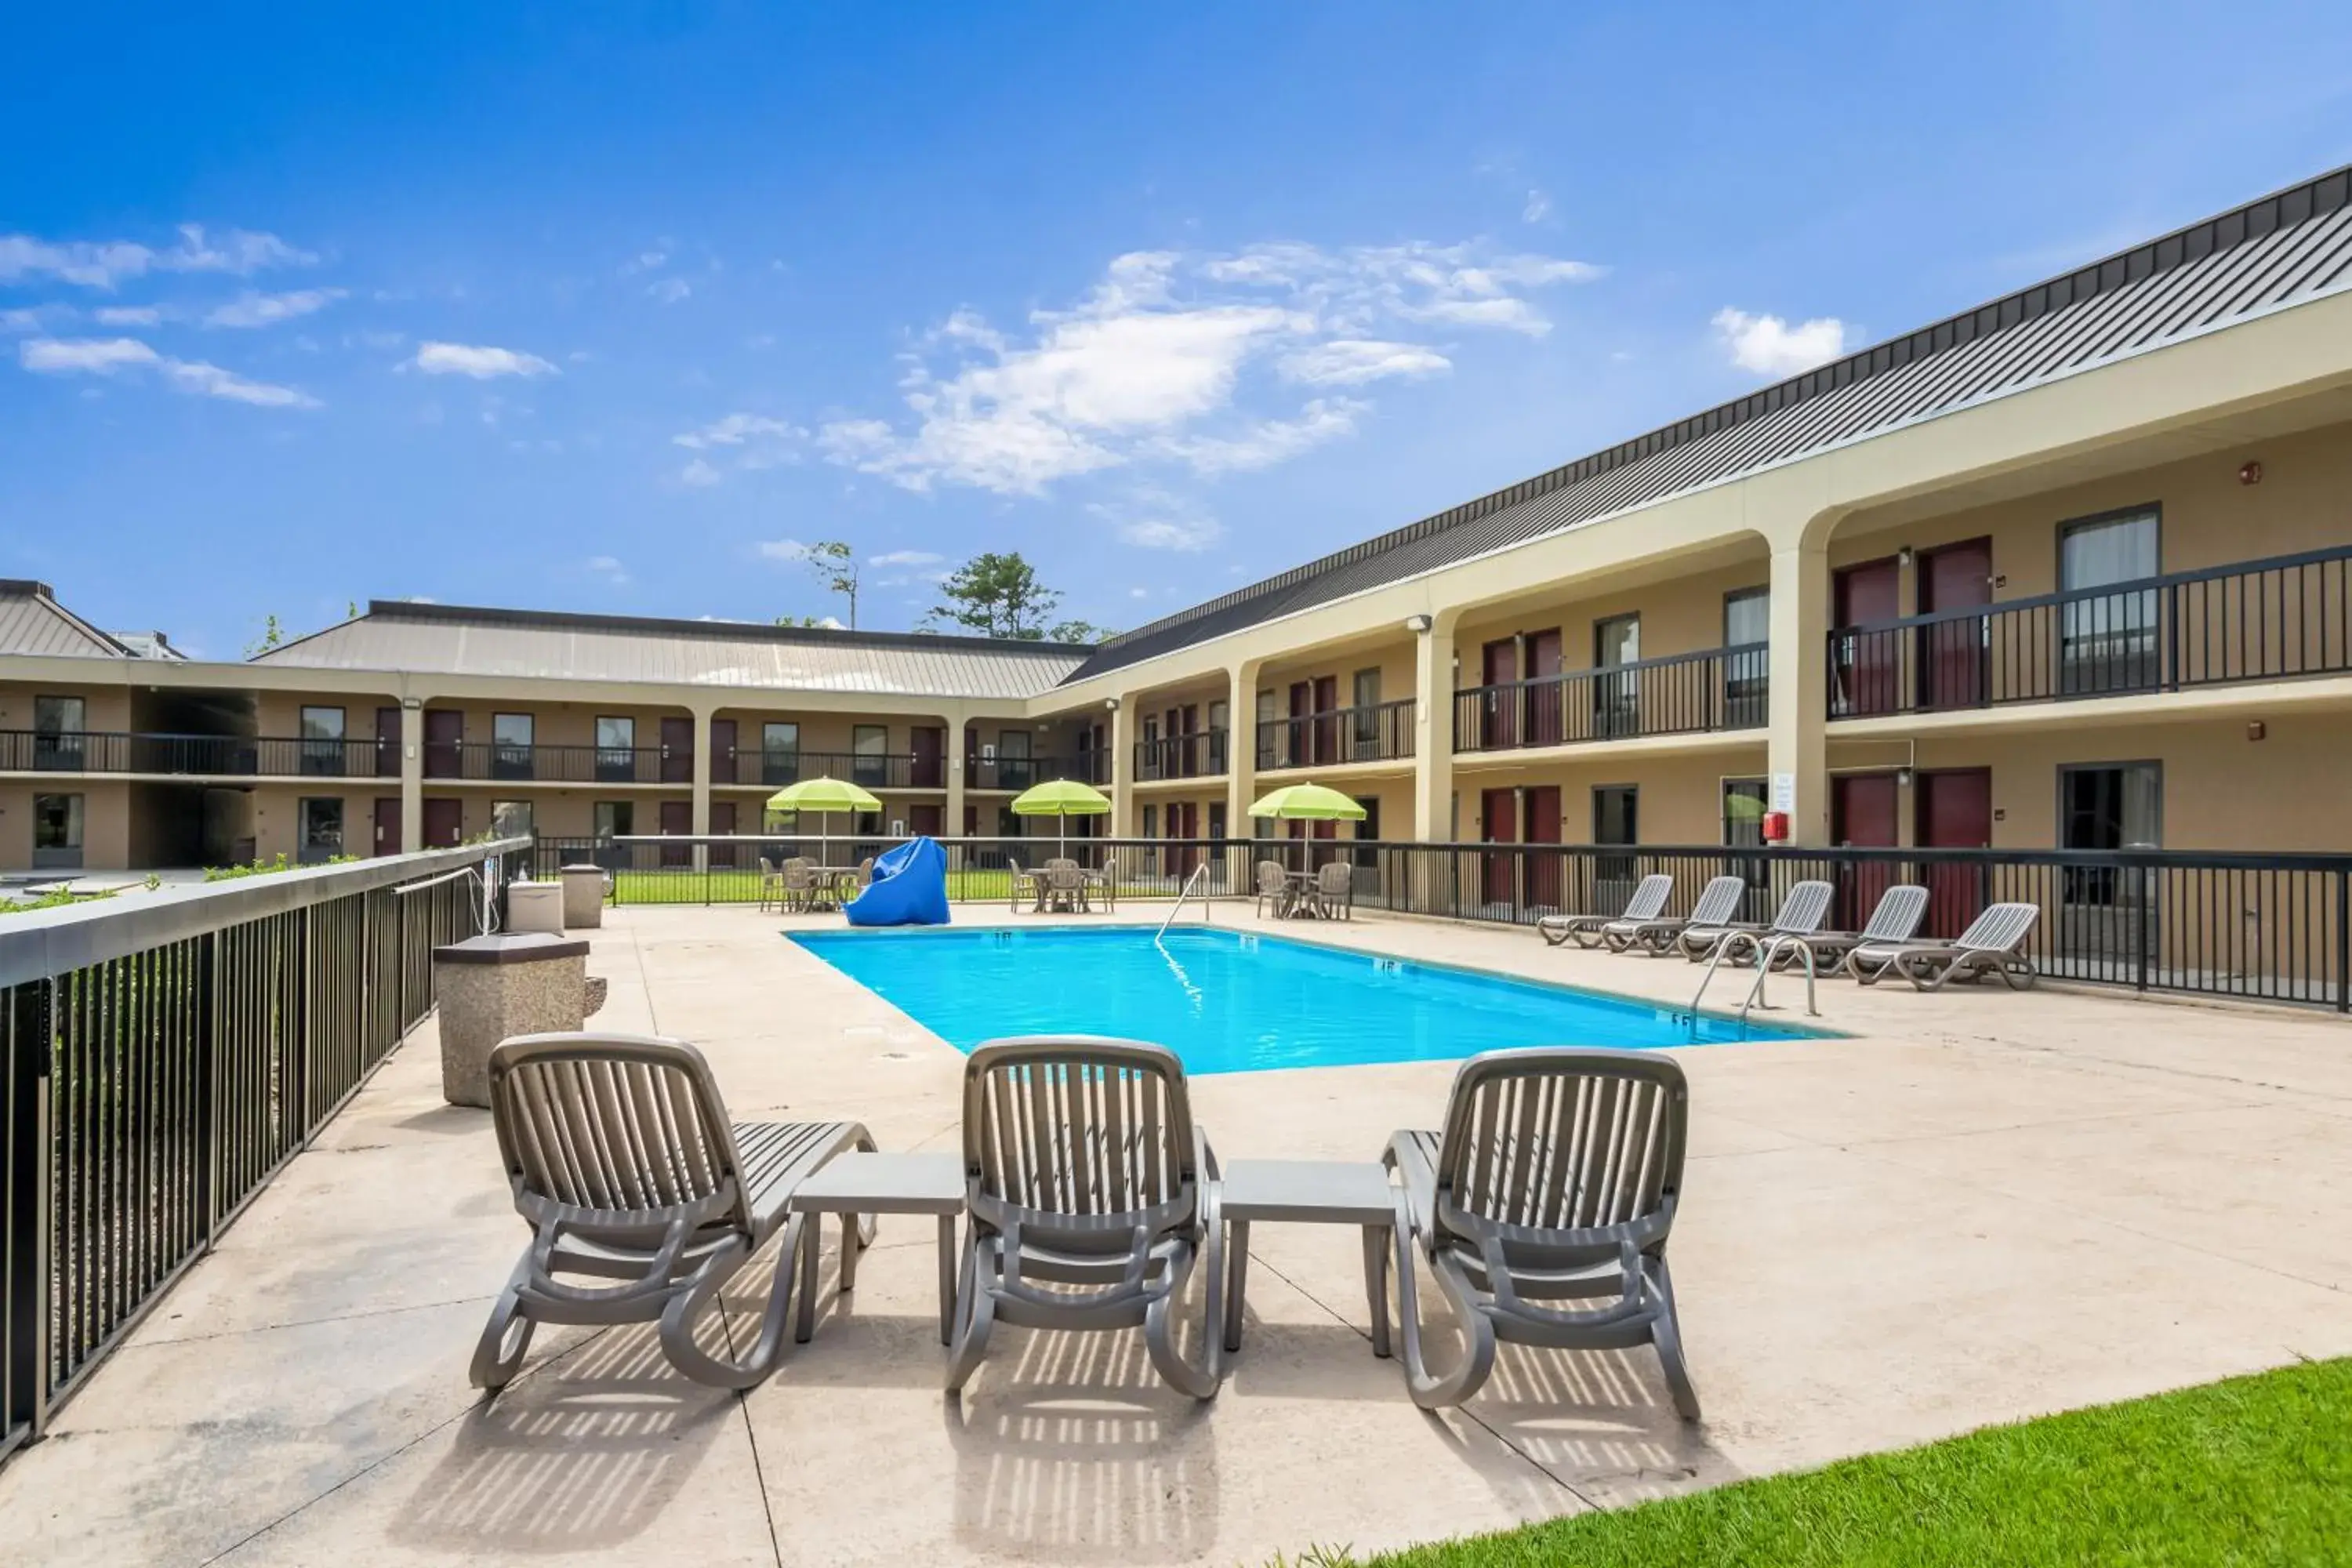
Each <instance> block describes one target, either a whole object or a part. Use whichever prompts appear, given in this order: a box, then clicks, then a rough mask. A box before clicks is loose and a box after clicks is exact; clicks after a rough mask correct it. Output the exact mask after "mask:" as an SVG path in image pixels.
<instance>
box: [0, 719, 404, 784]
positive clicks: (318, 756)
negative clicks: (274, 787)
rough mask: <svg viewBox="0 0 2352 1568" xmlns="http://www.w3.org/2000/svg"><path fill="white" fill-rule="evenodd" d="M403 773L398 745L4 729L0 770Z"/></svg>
mask: <svg viewBox="0 0 2352 1568" xmlns="http://www.w3.org/2000/svg"><path fill="white" fill-rule="evenodd" d="M399 772H400V763H399V752H398V749H397V747H396V746H394V745H386V746H383V747H382V748H379V747H378V746H377V744H376V742H373V741H331V740H319V739H299V738H289V737H278V736H266V735H169V734H153V733H147V732H124V731H97V730H0V773H150V774H176V775H182V776H185V777H191V778H365V777H370V776H373V775H375V774H378V773H392V774H394V775H396V774H397V773H399Z"/></svg>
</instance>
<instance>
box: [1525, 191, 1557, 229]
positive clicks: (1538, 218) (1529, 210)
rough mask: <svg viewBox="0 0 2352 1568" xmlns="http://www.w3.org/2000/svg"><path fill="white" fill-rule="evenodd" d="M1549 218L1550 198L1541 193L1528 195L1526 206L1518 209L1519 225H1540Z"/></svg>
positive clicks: (1536, 192)
mask: <svg viewBox="0 0 2352 1568" xmlns="http://www.w3.org/2000/svg"><path fill="white" fill-rule="evenodd" d="M1549 216H1551V198H1550V197H1549V196H1548V195H1544V194H1543V193H1542V192H1541V191H1529V192H1528V205H1525V206H1523V207H1521V208H1520V209H1519V221H1520V222H1521V223H1541V222H1543V220H1544V219H1546V218H1548V217H1549Z"/></svg>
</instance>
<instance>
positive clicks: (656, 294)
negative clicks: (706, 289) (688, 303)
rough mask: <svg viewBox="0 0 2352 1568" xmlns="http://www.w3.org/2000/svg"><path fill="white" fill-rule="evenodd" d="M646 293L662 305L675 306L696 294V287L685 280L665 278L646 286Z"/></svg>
mask: <svg viewBox="0 0 2352 1568" xmlns="http://www.w3.org/2000/svg"><path fill="white" fill-rule="evenodd" d="M693 292H694V285H693V284H691V283H688V281H687V280H686V279H683V278H664V279H661V280H660V281H658V282H655V283H648V284H646V293H647V294H649V295H651V296H652V297H653V299H654V300H656V302H657V303H660V304H664V305H675V304H677V302H678V301H679V300H683V299H685V298H686V297H687V296H688V294H691V293H693Z"/></svg>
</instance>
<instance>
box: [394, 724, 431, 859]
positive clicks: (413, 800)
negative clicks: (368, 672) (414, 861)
mask: <svg viewBox="0 0 2352 1568" xmlns="http://www.w3.org/2000/svg"><path fill="white" fill-rule="evenodd" d="M424 847H425V704H424V701H423V700H421V699H418V698H414V697H409V698H403V699H402V700H401V704H400V852H401V853H402V854H404V855H414V854H415V852H416V851H417V850H419V849H422V848H424Z"/></svg>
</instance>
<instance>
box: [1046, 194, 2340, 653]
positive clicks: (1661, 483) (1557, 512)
mask: <svg viewBox="0 0 2352 1568" xmlns="http://www.w3.org/2000/svg"><path fill="white" fill-rule="evenodd" d="M2347 198H2352V167H2347V168H2343V169H2337V170H2336V171H2335V172H2333V173H2331V174H2323V175H2321V176H2319V177H2318V178H2316V179H2314V180H2310V181H2307V182H2305V184H2300V185H2296V186H2294V187H2292V188H2291V189H2288V190H2284V191H2280V192H2277V193H2275V194H2273V195H2268V196H2264V197H2263V198H2262V199H2260V200H2258V201H2254V202H2250V203H2248V204H2247V205H2244V206H2242V207H2238V208H2236V209H2234V210H2232V211H2231V212H2227V213H2223V214H2221V216H2217V217H2212V218H2208V219H2206V220H2205V221H2203V222H2202V223H2198V224H2192V225H2190V226H2189V227H2187V228H2184V229H2179V230H2177V231H2175V232H2174V233H2171V234H2168V235H2166V236H2164V237H2161V238H2158V239H2153V240H2149V241H2148V242H2147V243H2146V244H2144V245H2140V246H2137V247H2133V248H2132V249H2130V250H2126V251H2123V252H2120V253H2118V254H2117V255H2115V256H2110V257H2108V258H2105V259H2104V260H2101V261H2096V262H2093V263H2092V264H2090V265H2089V266H2086V267H2083V268H2077V269H2076V270H2074V271H2072V272H2068V273H2066V274H2064V275H2063V276H2061V277H2058V278H2053V279H2050V280H2049V281H2047V282H2044V283H2038V284H2035V285H2034V286H2033V287H2032V288H2030V289H2020V290H2018V291H2017V292H2015V293H2013V294H2010V295H2008V296H2006V297H2004V298H2002V299H1999V300H1993V301H1992V302H1991V303H1990V304H1987V305H1982V306H1979V308H1977V309H1976V310H1969V311H1964V312H1962V313H1961V314H1959V315H1957V316H1952V317H1949V318H1948V319H1947V320H1945V321H1938V322H1937V323H1935V324H1934V325H1932V326H1928V327H1923V328H1921V329H1920V330H1919V331H1915V332H1911V333H1908V334H1906V335H1905V336H1903V337H1899V338H1895V339H1892V340H1890V341H1888V342H1883V343H1879V344H1877V345H1876V346H1874V347H1872V348H1867V349H1864V350H1862V351H1861V352H1860V353H1853V354H1849V355H1847V356H1846V357H1845V358H1843V359H1841V360H1837V361H1834V362H1832V363H1829V364H1825V365H1822V367H1820V368H1819V369H1817V370H1811V371H1808V372H1806V373H1805V374H1802V375H1799V376H1793V377H1791V378H1790V379H1789V380H1787V381H1784V382H1781V383H1780V384H1777V385H1773V386H1768V387H1765V388H1763V389H1762V390H1760V391H1758V392H1754V393H1751V394H1749V395H1748V396H1746V397H1742V398H1739V399H1737V400H1736V401H1734V402H1731V403H1727V404H1724V405H1721V406H1720V407H1717V408H1712V409H1709V410H1707V411H1706V413H1704V414H1698V415H1694V416H1691V417H1690V418H1687V419H1684V420H1680V421H1678V422H1676V423H1675V424H1673V425H1669V426H1664V428H1662V429H1657V430H1653V431H1651V432H1650V433H1649V434H1647V435H1645V436H1640V437H1634V438H1633V440H1630V441H1624V442H1621V443H1619V444H1618V445H1616V446H1614V447H1609V448H1608V449H1607V450H1605V451H1601V452H1596V453H1594V454H1592V455H1591V457H1588V458H1580V459H1578V460H1577V461H1575V462H1573V463H1569V464H1566V465H1564V466H1563V467H1560V468H1554V469H1552V470H1551V471H1550V472H1549V473H1546V474H1539V475H1538V476H1537V477H1536V478H1534V479H1527V480H1524V481H1522V482H1521V483H1518V484H1516V485H1513V486H1511V487H1509V488H1508V489H1501V490H1497V491H1496V492H1494V493H1493V494H1491V495H1486V496H1481V497H1479V498H1478V499H1477V500H1473V501H1466V502H1465V503H1463V504H1462V505H1459V506H1455V507H1452V508H1449V509H1448V510H1444V511H1442V512H1439V513H1438V514H1436V515H1435V516H1433V517H1429V518H1424V519H1423V520H1422V521H1419V522H1415V523H1411V524H1408V525H1407V526H1405V527H1403V528H1400V529H1397V530H1394V531H1391V532H1389V533H1384V534H1381V536H1379V537H1378V538H1375V539H1370V540H1367V541H1365V542H1363V543H1361V544H1357V545H1353V546H1350V547H1349V548H1348V549H1346V550H1342V551H1339V552H1337V553H1335V554H1331V555H1327V556H1324V557H1323V558H1322V559H1321V560H1318V561H1311V562H1308V563H1307V564H1305V565H1303V566H1297V567H1294V568H1292V569H1291V570H1290V571H1287V572H1284V573H1282V574H1278V575H1276V576H1273V577H1269V578H1266V579H1265V580H1264V581H1263V582H1259V583H1254V584H1250V585H1249V586H1248V587H1245V588H1239V589H1236V590H1234V592H1233V593H1230V594H1227V595H1223V597H1221V598H1216V599H1212V600H1210V601H1208V602H1207V603H1205V604H1202V605H1194V606H1192V608H1190V609H1187V610H1181V611H1179V612H1178V613H1177V614H1175V615H1173V616H1168V617H1166V618H1164V619H1161V620H1159V621H1155V622H1153V623H1151V624H1150V625H1149V626H1141V627H1139V628H1137V629H1136V630H1134V631H1131V632H1129V633H1127V634H1126V635H1124V636H1122V637H1114V638H1112V639H1111V640H1109V641H1108V642H1106V643H1104V644H1103V645H1102V646H1101V647H1099V648H1097V649H1096V650H1095V651H1094V654H1093V657H1091V658H1088V659H1087V661H1086V663H1085V664H1083V665H1082V666H1080V667H1079V668H1078V669H1077V670H1076V672H1075V673H1074V674H1073V675H1072V676H1071V677H1070V679H1073V680H1082V679H1086V678H1087V677H1088V676H1093V675H1099V674H1102V673H1103V672H1105V671H1107V670H1112V669H1118V668H1122V667H1124V666H1127V665H1130V664H1135V663H1138V662H1139V661H1141V660H1143V659H1147V658H1156V657H1158V656H1160V655H1162V654H1167V653H1172V652H1174V651H1176V650H1178V649H1180V648H1184V647H1192V645H1194V644H1196V643H1202V642H1206V641H1208V640H1209V639H1210V638H1212V637H1222V636H1223V635H1225V634H1227V633H1230V632H1234V631H1239V630H1242V629H1243V628H1244V627H1248V626H1258V625H1262V624H1264V623H1265V622H1267V621H1271V620H1275V619H1277V618H1279V617H1281V616H1286V615H1290V614H1293V613H1295V612H1297V611H1300V610H1305V609H1308V608H1311V607H1313V606H1315V605H1323V604H1328V603H1330V602H1332V601H1334V600H1337V599H1340V598H1344V597H1346V596H1348V595H1351V594H1357V593H1361V592H1363V591H1364V590H1366V589H1370V588H1376V587H1381V586H1384V585H1386V584H1392V583H1399V582H1402V581H1404V580H1406V579H1408V578H1411V577H1414V576H1418V575H1420V574H1423V573H1425V572H1430V571H1433V570H1434V569H1436V568H1438V567H1442V566H1448V565H1453V564H1454V563H1460V562H1464V561H1468V560H1471V559H1474V558H1475V557H1477V556H1480V555H1485V554H1487V553H1490V552H1494V551H1496V550H1500V549H1503V548H1506V547H1507V546H1510V545H1515V544H1522V543H1525V542H1528V541H1529V540H1534V539H1539V538H1542V537H1544V536H1545V535H1548V534H1555V533H1561V532H1565V531H1568V530H1570V529H1573V528H1578V527H1581V526H1584V525H1586V524H1589V523H1592V522H1595V521H1600V520H1601V519H1604V518H1607V517H1610V516H1612V515H1615V514H1618V513H1622V512H1625V511H1629V510H1634V509H1636V508H1640V507H1644V506H1649V505H1652V504H1654V503H1655V502H1658V501H1661V500H1666V499H1668V498H1669V497H1672V496H1676V495H1681V494H1685V493H1687V492H1690V491H1693V490H1698V489H1706V488H1707V487H1709V486H1711V485H1716V484H1720V483H1723V482H1725V481H1727V480H1729V479H1738V478H1739V477H1741V476H1743V475H1746V474H1750V473H1754V472H1756V471H1758V470H1759V469H1762V468H1769V467H1771V466H1773V465H1775V464H1779V463H1784V462H1788V461H1790V460H1792V459H1795V458H1805V457H1810V456H1811V455H1813V454H1815V453H1818V452H1823V451H1827V450H1829V449H1831V448H1832V447H1840V446H1843V445H1847V444H1850V443H1852V442H1855V441H1860V440H1864V439H1867V438H1869V437H1874V436H1880V435H1884V434H1886V433H1887V432H1889V431H1893V430H1896V429H1900V428H1902V427H1903V426H1908V425H1914V424H1917V423H1919V422H1921V421H1923V420H1927V419H1933V418H1937V417H1938V416H1943V415H1946V414H1952V413H1956V412H1958V411H1959V410H1961V409H1963V408H1967V407H1969V406H1971V405H1976V404H1979V403H1983V402H1986V401H1989V400H1990V399H1992V398H1997V397H2002V396H2007V395H2011V394H2012V393H2017V392H2021V391H2024V390H2026V389H2027V388H2029V387H2032V386H2037V385H2040V384H2043V383H2046V382H2050V381H2054V380H2057V379H2059V378H2061V377H2063V376H2066V375H2071V374H2077V373H2079V372H2082V371H2085V370H2090V369H2094V368H2096V367H2097V366H2099V365H2102V364H2107V363H2113V362H2115V361H2117V360H2122V359H2126V358H2130V357H2132V356H2133V355H2136V354H2141V353H2147V352H2149V351H2151V350H2154V349H2158V348H2162V347H2164V346H2166V345H2167V344H2169V343H2174V342H2180V341H2182V340H2184V339H2187V338H2190V337H2194V336H2197V335H2198V334H2200V333H2202V332H2206V331H2213V330H2215V329H2217V328H2221V327H2226V326H2229V325H2231V324H2232V323H2234V322H2237V321H2245V320H2248V319H2251V318H2252V317H2254V316H2258V315H2263V314H2266V313H2268V312H2270V311H2272V310H2279V309H2283V308H2284V307H2287V306H2291V305H2297V304H2302V303H2304V302H2305V301H2307V300H2315V299H2318V298H2320V297H2321V296H2323V295H2326V294H2330V293H2335V292H2337V291H2339V290H2342V289H2347V288H2348V287H2352V206H2348V205H2347Z"/></svg>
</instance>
